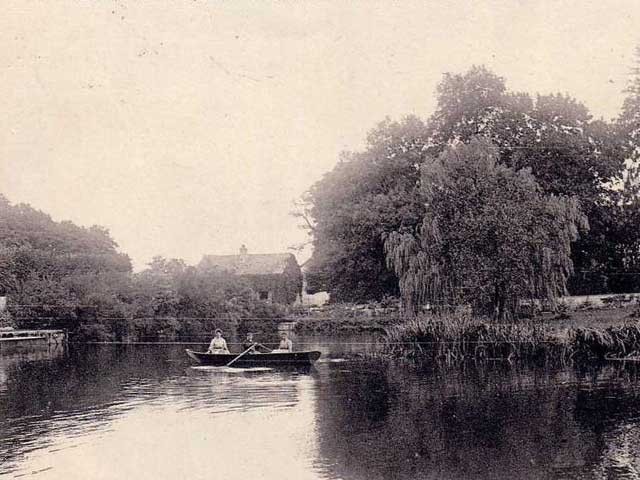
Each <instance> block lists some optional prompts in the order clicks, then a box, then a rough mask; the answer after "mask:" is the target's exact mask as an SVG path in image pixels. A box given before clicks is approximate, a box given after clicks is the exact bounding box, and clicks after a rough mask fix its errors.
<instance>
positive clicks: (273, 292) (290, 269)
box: [243, 258, 302, 305]
mask: <svg viewBox="0 0 640 480" xmlns="http://www.w3.org/2000/svg"><path fill="white" fill-rule="evenodd" d="M243 278H246V279H247V281H248V282H249V285H251V288H252V290H254V291H255V292H256V296H258V295H259V294H260V292H269V296H270V301H271V302H273V303H280V304H282V305H292V304H293V303H294V302H295V301H296V298H298V296H299V295H300V294H301V293H302V272H301V271H300V267H299V266H298V264H297V262H296V261H295V258H293V259H292V262H290V263H289V265H287V268H286V269H285V271H284V273H281V274H270V275H244V276H243Z"/></svg>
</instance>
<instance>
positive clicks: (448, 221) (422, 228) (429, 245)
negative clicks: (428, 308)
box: [385, 138, 587, 319]
mask: <svg viewBox="0 0 640 480" xmlns="http://www.w3.org/2000/svg"><path fill="white" fill-rule="evenodd" d="M420 191H421V194H422V198H423V201H424V204H425V205H426V209H425V214H424V217H423V219H422V221H421V223H420V225H419V227H418V228H417V229H416V230H414V231H411V230H407V229H404V230H403V229H400V230H398V231H396V232H393V233H391V234H389V235H388V236H387V239H386V243H385V250H386V252H387V261H388V264H389V266H390V267H392V268H393V269H394V271H395V272H396V274H397V275H398V278H399V280H400V292H401V294H402V298H403V300H404V304H405V306H406V307H407V310H408V311H409V312H413V313H415V312H417V311H418V310H419V309H420V307H421V306H422V305H424V304H426V303H430V304H433V305H435V306H441V305H462V304H471V305H472V306H473V307H474V309H475V310H476V311H478V312H484V313H488V312H491V313H493V314H494V315H495V317H496V318H498V319H506V318H510V317H512V316H513V315H514V313H515V312H516V307H517V305H518V302H519V300H521V299H540V300H546V301H549V302H551V303H553V302H555V299H556V298H557V297H558V296H560V295H562V294H564V293H565V290H566V282H567V278H568V276H569V275H570V274H571V273H572V262H571V258H570V253H571V242H573V241H575V240H576V238H577V236H578V229H579V228H583V229H586V228H587V222H586V218H585V217H584V215H583V214H582V213H581V212H580V209H579V205H578V202H577V200H576V199H575V198H571V197H565V196H557V195H549V194H545V193H544V192H543V190H542V188H541V187H540V185H539V184H538V183H537V181H536V179H535V177H534V176H533V175H532V174H531V171H530V170H529V169H521V170H517V171H516V170H514V169H512V168H510V167H507V166H505V165H502V164H500V163H499V150H498V148H497V147H495V146H494V145H492V144H491V142H489V141H488V140H486V139H478V138H474V139H472V140H471V141H470V143H469V144H458V145H457V146H455V147H449V148H448V149H446V150H445V151H444V152H443V153H442V154H441V155H440V156H439V157H438V159H437V160H434V161H432V162H427V163H425V164H424V166H423V167H422V182H421V189H420Z"/></svg>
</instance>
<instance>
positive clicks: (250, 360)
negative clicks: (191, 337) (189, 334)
mask: <svg viewBox="0 0 640 480" xmlns="http://www.w3.org/2000/svg"><path fill="white" fill-rule="evenodd" d="M187 355H189V357H190V358H191V359H192V360H195V361H196V362H198V363H200V364H201V365H210V366H213V367H224V366H225V365H226V364H227V363H229V362H230V361H231V360H233V359H234V358H236V357H237V356H238V355H237V354H233V353H205V352H195V351H193V350H189V349H187ZM320 355H321V353H320V352H317V351H310V352H287V353H252V354H250V353H247V354H246V355H243V356H242V357H240V358H239V359H238V360H236V361H235V362H233V365H232V366H233V367H245V368H246V367H274V366H276V367H277V366H300V367H304V366H310V365H313V363H314V362H315V361H316V360H318V359H319V358H320Z"/></svg>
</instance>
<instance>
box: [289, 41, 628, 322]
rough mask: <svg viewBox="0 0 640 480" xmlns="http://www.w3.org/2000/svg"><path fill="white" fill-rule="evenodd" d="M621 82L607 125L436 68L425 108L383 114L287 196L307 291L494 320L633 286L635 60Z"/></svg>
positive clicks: (489, 78) (475, 73) (541, 98)
mask: <svg viewBox="0 0 640 480" xmlns="http://www.w3.org/2000/svg"><path fill="white" fill-rule="evenodd" d="M638 58H639V61H640V49H638ZM626 92H627V98H626V99H625V102H624V105H623V108H622V111H621V113H620V115H619V117H618V118H617V119H615V120H613V121H610V122H608V121H604V120H598V119H594V118H593V117H592V115H591V114H590V113H589V111H588V109H587V108H586V107H585V106H584V105H583V104H581V103H580V102H579V101H577V100H576V99H574V98H572V97H570V96H568V95H561V94H557V95H536V96H532V95H529V94H527V93H522V92H513V91H510V90H509V89H508V88H507V85H506V82H505V80H504V79H503V78H501V77H499V76H497V75H495V74H494V73H492V72H491V71H489V70H487V69H486V68H484V67H473V68H471V69H470V70H469V71H467V72H466V73H464V74H455V75H454V74H446V75H445V76H444V78H443V79H442V81H441V83H440V84H439V86H438V89H437V92H436V93H437V108H436V110H435V112H434V113H433V114H432V115H431V116H430V117H429V118H428V119H426V120H423V119H420V118H417V117H415V116H409V117H406V118H403V119H402V120H400V121H391V120H389V119H387V120H384V121H383V122H382V123H380V124H379V125H378V126H377V127H376V128H375V129H374V130H373V131H372V132H371V133H370V134H369V136H368V139H367V140H368V141H367V146H366V148H365V149H364V150H363V151H359V152H347V153H344V154H343V156H342V158H341V160H340V162H339V163H338V164H337V166H336V167H335V168H334V169H333V170H332V171H331V172H329V173H328V174H326V175H325V176H324V177H323V178H322V179H321V180H320V181H318V182H317V183H316V184H314V185H313V187H312V188H311V189H310V190H309V192H308V193H307V194H306V195H305V197H304V198H303V202H302V204H301V207H302V208H301V209H300V211H299V212H298V215H300V216H302V217H304V218H305V221H306V222H305V223H306V224H307V225H308V227H309V231H310V234H311V238H312V243H313V247H314V252H313V256H312V258H311V260H310V262H309V271H308V283H309V287H310V289H311V290H315V291H322V290H325V291H328V292H329V293H330V294H331V296H332V299H333V300H334V301H349V302H365V301H369V300H379V299H382V298H384V297H386V296H398V295H401V296H402V297H403V299H404V300H405V304H406V305H407V306H408V307H410V308H415V307H417V306H424V305H425V304H431V305H438V304H439V305H446V304H460V303H464V304H472V305H474V306H475V307H477V308H480V309H481V310H484V311H490V312H493V313H495V314H498V315H500V316H504V315H509V314H511V313H513V309H514V306H515V305H516V304H517V303H518V301H519V300H520V299H522V298H537V299H550V300H553V299H554V298H555V297H557V295H560V294H562V293H565V292H566V289H567V288H568V291H569V292H570V293H572V294H596V293H610V292H611V293H619V292H636V291H639V290H640V274H639V272H640V228H638V226H639V225H640V196H639V180H640V178H639V175H638V160H639V159H640V71H639V70H638V68H636V69H635V70H634V75H633V77H632V79H631V82H630V85H629V88H628V89H627V90H626Z"/></svg>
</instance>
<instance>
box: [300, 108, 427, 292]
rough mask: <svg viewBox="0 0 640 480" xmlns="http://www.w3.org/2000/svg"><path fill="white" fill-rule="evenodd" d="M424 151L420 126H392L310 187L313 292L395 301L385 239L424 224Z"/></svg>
mask: <svg viewBox="0 0 640 480" xmlns="http://www.w3.org/2000/svg"><path fill="white" fill-rule="evenodd" d="M425 144H426V134H425V126H424V124H423V123H422V122H421V121H420V120H419V119H417V118H415V117H407V118H405V119H403V120H402V121H400V122H391V121H389V120H386V121H384V122H382V123H381V124H380V125H378V127H377V128H376V129H375V130H373V131H372V132H371V133H370V134H369V137H368V145H367V148H366V149H365V150H364V151H363V152H360V153H350V154H345V155H344V156H343V158H342V159H341V161H340V162H339V163H338V165H337V166H336V167H335V168H334V169H333V170H332V171H331V172H329V173H328V174H326V175H325V176H324V177H323V178H322V180H320V181H319V182H317V183H316V184H315V185H314V186H313V187H312V188H311V190H310V191H309V193H308V197H307V199H306V200H307V201H308V203H309V205H310V208H309V214H310V216H311V218H312V221H311V222H310V223H312V234H313V246H314V254H313V257H312V259H311V260H310V263H309V265H308V281H309V287H310V289H311V290H326V291H329V292H330V293H331V295H332V298H333V299H334V300H337V301H351V302H357V301H365V300H369V299H381V298H383V297H384V296H385V295H396V294H397V292H398V290H397V278H396V277H395V274H394V273H393V272H392V271H390V270H388V269H387V267H386V265H385V256H384V247H383V240H382V236H383V234H385V233H388V232H391V231H394V230H396V229H398V228H401V227H403V226H415V225H416V224H417V222H418V221H419V219H420V217H421V212H422V209H423V206H422V204H421V203H420V201H419V198H418V196H417V186H418V183H419V167H420V165H421V164H422V162H423V160H424V151H425Z"/></svg>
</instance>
